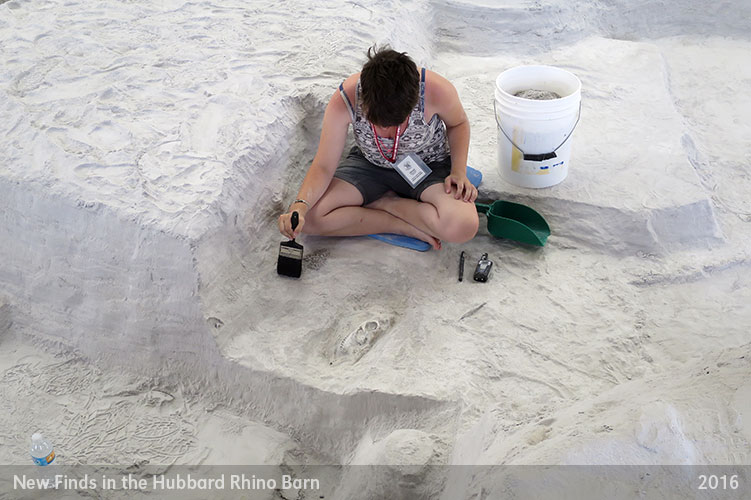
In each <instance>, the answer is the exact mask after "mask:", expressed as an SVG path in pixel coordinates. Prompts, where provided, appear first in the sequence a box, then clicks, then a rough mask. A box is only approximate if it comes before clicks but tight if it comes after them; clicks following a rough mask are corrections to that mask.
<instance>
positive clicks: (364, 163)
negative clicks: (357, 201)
mask: <svg viewBox="0 0 751 500" xmlns="http://www.w3.org/2000/svg"><path fill="white" fill-rule="evenodd" d="M427 165H428V167H430V169H431V170H432V172H431V173H430V175H428V176H427V177H426V178H425V179H424V180H423V181H422V182H421V183H420V184H418V185H417V187H414V188H413V187H412V186H410V185H409V183H408V182H407V181H405V180H404V179H403V178H402V176H401V175H399V172H397V171H396V170H393V169H390V168H383V167H379V166H378V165H374V164H372V163H370V162H369V161H368V160H367V159H366V158H365V157H364V156H363V154H362V151H360V148H358V147H357V146H354V147H353V148H352V149H351V150H350V151H349V154H348V155H347V156H346V158H344V159H343V160H342V161H341V163H340V164H339V167H337V169H336V173H335V174H334V177H336V178H337V179H341V180H343V181H346V182H349V183H350V184H352V185H353V186H355V187H356V188H357V189H358V191H360V193H361V194H362V198H363V203H362V204H363V205H367V204H368V203H370V202H372V201H375V200H377V199H378V198H380V197H381V196H383V195H384V194H385V193H386V192H387V191H394V192H395V193H396V194H398V195H399V196H403V197H405V198H412V199H415V200H419V199H420V195H422V192H423V191H425V188H427V187H430V186H432V185H433V184H439V183H443V181H445V180H446V177H448V176H449V174H451V157H446V158H445V159H443V160H439V161H435V162H432V163H428V164H427Z"/></svg>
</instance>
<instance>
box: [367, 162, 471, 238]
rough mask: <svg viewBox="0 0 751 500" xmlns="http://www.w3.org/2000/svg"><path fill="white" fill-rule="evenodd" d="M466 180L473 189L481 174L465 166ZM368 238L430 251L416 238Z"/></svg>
mask: <svg viewBox="0 0 751 500" xmlns="http://www.w3.org/2000/svg"><path fill="white" fill-rule="evenodd" d="M467 179H469V182H471V183H472V185H473V186H474V187H478V186H479V185H480V183H481V182H482V172H480V171H479V170H476V169H474V168H472V167H470V166H469V165H467ZM368 237H369V238H375V239H376V240H380V241H383V242H385V243H388V244H390V245H396V246H398V247H404V248H409V249H411V250H417V251H418V252H426V251H428V250H430V249H431V246H430V243H427V242H425V241H422V240H418V239H417V238H412V237H411V236H404V235H403V234H393V233H380V234H369V235H368Z"/></svg>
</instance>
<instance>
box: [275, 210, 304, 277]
mask: <svg viewBox="0 0 751 500" xmlns="http://www.w3.org/2000/svg"><path fill="white" fill-rule="evenodd" d="M291 222H292V231H294V230H295V228H296V227H297V224H298V223H299V222H300V216H299V215H297V212H296V211H295V212H292V220H291ZM302 250H303V249H302V245H301V244H299V243H297V242H295V239H294V238H292V239H291V240H289V241H287V242H282V243H280V244H279V260H278V261H277V262H276V272H277V273H278V274H281V275H283V276H289V277H291V278H299V277H300V274H302Z"/></svg>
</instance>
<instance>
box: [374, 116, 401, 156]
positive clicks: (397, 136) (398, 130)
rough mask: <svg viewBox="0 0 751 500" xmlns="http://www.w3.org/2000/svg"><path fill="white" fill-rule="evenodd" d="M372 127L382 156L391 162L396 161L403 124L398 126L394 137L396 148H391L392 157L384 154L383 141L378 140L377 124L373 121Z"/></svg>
mask: <svg viewBox="0 0 751 500" xmlns="http://www.w3.org/2000/svg"><path fill="white" fill-rule="evenodd" d="M370 128H372V129H373V135H374V136H375V141H376V146H378V152H379V153H381V156H383V158H384V159H385V160H386V161H388V162H390V163H394V162H395V161H396V152H397V150H398V149H399V136H400V135H401V131H400V129H401V125H399V126H398V127H396V137H395V138H394V148H393V149H392V150H391V158H389V157H388V156H386V155H385V154H383V149H381V141H379V140H378V133H377V132H376V130H375V125H373V124H372V123H371V124H370Z"/></svg>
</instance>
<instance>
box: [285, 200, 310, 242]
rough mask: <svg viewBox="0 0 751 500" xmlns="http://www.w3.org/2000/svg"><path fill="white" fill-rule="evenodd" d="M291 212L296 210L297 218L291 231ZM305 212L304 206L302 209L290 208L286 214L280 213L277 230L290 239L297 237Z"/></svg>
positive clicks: (303, 223) (303, 221)
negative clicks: (295, 224)
mask: <svg viewBox="0 0 751 500" xmlns="http://www.w3.org/2000/svg"><path fill="white" fill-rule="evenodd" d="M292 212H297V215H298V218H299V222H298V223H297V226H296V227H295V230H294V231H292ZM305 212H307V210H305V208H303V209H302V210H300V209H299V208H295V209H294V210H292V209H290V211H289V212H287V213H286V214H282V215H280V216H279V232H280V233H282V234H283V235H284V236H286V237H287V238H289V239H291V240H292V239H295V238H297V237H298V236H299V235H300V233H301V232H302V227H303V226H304V225H305Z"/></svg>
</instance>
